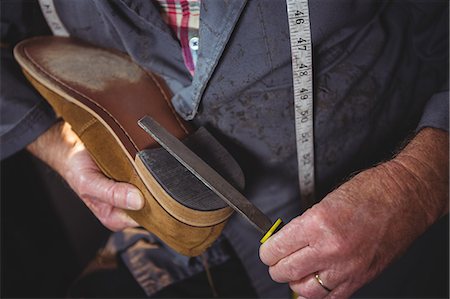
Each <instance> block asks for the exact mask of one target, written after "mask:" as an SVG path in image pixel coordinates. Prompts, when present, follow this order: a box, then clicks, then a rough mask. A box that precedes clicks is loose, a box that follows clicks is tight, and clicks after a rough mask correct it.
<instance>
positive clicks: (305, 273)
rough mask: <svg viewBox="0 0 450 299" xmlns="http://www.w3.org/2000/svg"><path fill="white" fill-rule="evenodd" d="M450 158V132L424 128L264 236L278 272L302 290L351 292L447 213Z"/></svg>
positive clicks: (267, 256)
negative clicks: (384, 158)
mask: <svg viewBox="0 0 450 299" xmlns="http://www.w3.org/2000/svg"><path fill="white" fill-rule="evenodd" d="M448 163H449V160H448V133H447V132H443V131H440V130H437V129H430V128H427V129H423V130H422V131H420V132H419V134H418V135H417V136H416V137H415V138H414V139H413V140H412V141H411V142H410V143H409V144H408V146H407V147H406V148H405V149H404V150H403V151H402V152H401V153H400V154H399V155H398V156H397V157H395V158H394V159H392V160H391V161H388V162H386V163H383V164H381V165H378V166H376V167H374V168H371V169H368V170H366V171H363V172H361V173H360V174H358V175H356V176H355V177H353V178H352V179H350V180H349V181H348V182H346V183H345V184H343V185H342V186H340V187H339V188H338V189H336V190H335V191H333V192H331V193H330V194H329V195H327V196H326V197H325V198H324V199H323V200H322V201H321V202H320V203H318V204H316V205H315V206H313V207H312V208H311V209H309V210H308V211H306V212H305V213H304V214H303V215H301V216H299V217H297V218H295V219H293V220H292V221H291V222H290V223H288V224H287V225H286V226H285V227H283V229H281V230H280V231H279V232H278V233H277V234H275V235H274V236H273V237H271V238H270V239H269V240H268V241H267V242H266V243H264V244H263V245H262V246H261V248H260V257H261V260H262V261H263V262H264V263H265V264H267V265H268V266H269V267H270V268H269V273H270V275H271V277H272V279H273V280H275V281H277V282H288V283H289V285H290V287H291V289H292V290H293V291H295V292H296V293H297V294H298V295H299V296H300V297H305V298H325V297H327V298H347V297H349V296H350V295H351V294H352V293H353V292H355V291H356V290H357V289H359V288H360V287H361V286H363V285H364V284H366V283H367V282H368V281H370V280H371V279H373V278H374V277H375V276H376V275H377V274H379V273H380V272H381V271H382V270H383V269H384V268H385V267H386V266H387V265H388V264H389V263H390V262H391V261H392V260H393V259H395V258H396V257H398V256H399V255H401V254H402V253H403V252H404V251H405V250H406V249H407V247H408V246H409V245H410V244H411V243H412V241H413V240H414V239H416V238H417V237H418V236H419V235H420V234H422V233H423V232H424V231H425V230H426V229H427V228H428V227H429V226H430V225H431V224H432V223H433V222H434V221H436V220H437V219H438V218H439V217H440V216H442V215H444V214H446V213H448ZM315 274H318V275H319V277H320V279H321V281H322V283H323V284H324V285H325V286H326V288H328V289H330V290H331V292H329V291H327V290H326V288H324V287H322V286H321V285H320V284H319V282H318V281H317V279H316V278H315Z"/></svg>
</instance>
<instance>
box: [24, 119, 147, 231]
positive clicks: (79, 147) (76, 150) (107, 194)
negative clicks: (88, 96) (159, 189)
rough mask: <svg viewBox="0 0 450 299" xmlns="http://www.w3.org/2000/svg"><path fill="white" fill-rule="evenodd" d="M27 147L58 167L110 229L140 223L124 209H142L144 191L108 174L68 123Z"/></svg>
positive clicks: (59, 171)
mask: <svg viewBox="0 0 450 299" xmlns="http://www.w3.org/2000/svg"><path fill="white" fill-rule="evenodd" d="M27 149H28V150H29V151H30V152H31V153H33V154H34V155H35V156H37V157H38V158H40V159H41V160H43V161H44V162H46V163H47V164H48V165H50V166H51V167H52V168H53V169H55V170H56V171H57V172H58V173H59V174H60V175H61V176H62V177H63V178H64V179H65V180H66V181H67V183H68V184H69V185H70V186H71V187H72V189H73V190H74V191H75V192H76V193H77V194H78V196H79V197H80V198H81V199H82V200H83V202H84V203H85V204H86V205H87V206H88V207H89V209H90V210H91V211H92V212H93V213H94V215H95V216H96V217H97V218H98V219H99V220H100V221H101V222H102V223H103V225H105V226H106V227H107V228H109V229H111V230H113V231H117V230H122V229H124V228H126V227H133V226H138V224H137V223H136V222H135V221H134V220H133V219H131V218H130V217H129V216H128V215H127V214H126V213H125V212H124V211H123V210H122V209H130V210H139V209H141V208H142V206H143V204H144V201H143V198H142V195H141V193H140V191H139V190H138V189H137V188H136V187H134V186H133V185H130V184H126V183H118V182H115V181H113V180H111V179H109V178H107V177H105V176H104V175H103V173H102V172H101V171H100V169H99V168H98V167H97V165H96V164H95V162H94V161H93V160H92V158H91V156H90V154H89V153H88V152H87V150H86V148H85V147H84V145H83V143H82V142H81V140H80V139H79V138H78V136H77V135H76V134H75V133H74V132H73V131H72V130H71V128H70V126H69V125H68V124H66V123H63V122H59V123H57V124H55V125H54V126H53V127H51V128H50V129H49V130H48V131H47V132H45V133H44V134H43V135H41V136H40V137H39V138H38V139H36V140H35V141H34V142H33V143H31V144H30V145H29V146H28V147H27Z"/></svg>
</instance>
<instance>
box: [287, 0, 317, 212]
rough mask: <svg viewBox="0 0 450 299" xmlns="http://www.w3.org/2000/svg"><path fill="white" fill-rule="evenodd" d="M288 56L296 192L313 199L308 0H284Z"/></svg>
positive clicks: (303, 197) (310, 199)
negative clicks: (288, 39)
mask: <svg viewBox="0 0 450 299" xmlns="http://www.w3.org/2000/svg"><path fill="white" fill-rule="evenodd" d="M286 4H287V14H288V20H289V33H290V41H291V56H292V78H293V91H294V109H295V135H296V142H297V160H298V172H299V184H300V196H301V198H302V199H303V200H305V202H306V203H307V205H308V206H312V205H313V204H314V203H315V199H314V193H315V192H314V190H315V174H314V130H313V66H312V42H311V27H310V22H309V7H308V0H286Z"/></svg>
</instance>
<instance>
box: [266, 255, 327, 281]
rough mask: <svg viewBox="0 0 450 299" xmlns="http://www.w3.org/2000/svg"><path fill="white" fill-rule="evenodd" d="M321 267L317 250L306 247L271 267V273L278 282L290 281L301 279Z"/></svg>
mask: <svg viewBox="0 0 450 299" xmlns="http://www.w3.org/2000/svg"><path fill="white" fill-rule="evenodd" d="M320 267H321V264H320V260H319V259H318V257H317V254H316V252H315V251H314V250H313V249H312V248H310V247H305V248H303V249H300V250H299V251H297V252H295V253H293V254H291V255H289V256H287V257H285V258H283V259H281V260H280V261H279V262H278V263H276V264H275V265H273V266H271V267H269V274H270V276H271V277H272V279H273V280H274V281H276V282H290V281H297V280H300V279H302V278H303V277H305V276H307V275H308V274H310V273H313V272H315V271H317V270H318V269H320Z"/></svg>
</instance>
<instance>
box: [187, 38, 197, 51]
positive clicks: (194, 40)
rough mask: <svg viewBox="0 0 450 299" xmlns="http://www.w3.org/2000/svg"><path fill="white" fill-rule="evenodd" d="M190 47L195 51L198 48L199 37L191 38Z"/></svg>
mask: <svg viewBox="0 0 450 299" xmlns="http://www.w3.org/2000/svg"><path fill="white" fill-rule="evenodd" d="M189 48H191V50H193V51H197V50H198V37H196V36H194V37H193V38H191V39H190V40H189Z"/></svg>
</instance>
